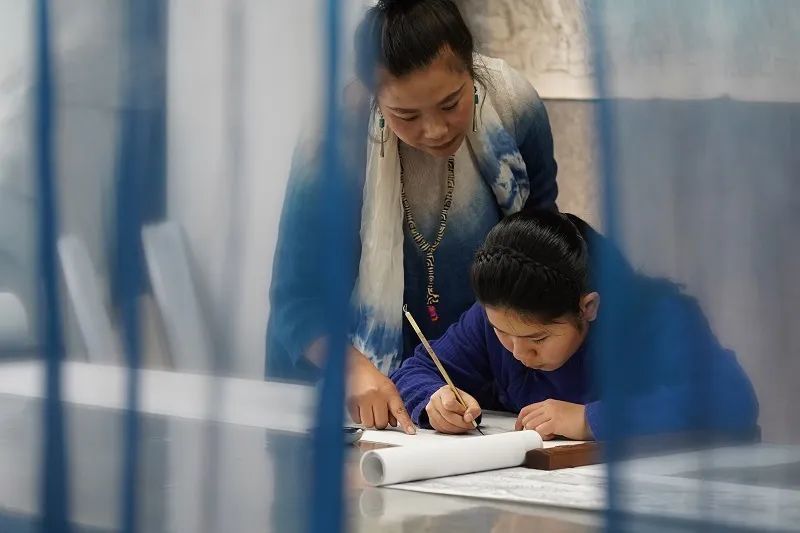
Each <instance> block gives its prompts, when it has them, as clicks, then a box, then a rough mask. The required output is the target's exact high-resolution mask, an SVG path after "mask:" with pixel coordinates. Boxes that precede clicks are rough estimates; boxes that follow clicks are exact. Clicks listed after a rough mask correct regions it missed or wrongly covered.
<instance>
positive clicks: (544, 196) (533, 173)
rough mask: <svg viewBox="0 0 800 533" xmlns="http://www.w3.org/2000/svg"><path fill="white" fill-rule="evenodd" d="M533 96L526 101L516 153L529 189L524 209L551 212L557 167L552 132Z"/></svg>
mask: <svg viewBox="0 0 800 533" xmlns="http://www.w3.org/2000/svg"><path fill="white" fill-rule="evenodd" d="M533 94H534V96H535V98H532V99H531V101H530V113H529V115H528V116H527V117H526V120H525V122H527V124H523V127H524V131H525V133H524V135H523V137H522V139H521V142H519V152H520V155H522V159H523V160H524V161H525V167H526V169H527V171H528V179H529V180H530V187H531V189H530V196H528V201H527V202H526V207H536V208H545V209H555V207H556V197H557V196H558V184H557V183H556V173H557V172H558V165H557V164H556V160H555V157H554V155H553V132H552V131H551V129H550V119H549V117H548V116H547V109H546V108H545V107H544V103H543V102H542V101H541V100H540V99H539V95H538V94H536V91H533Z"/></svg>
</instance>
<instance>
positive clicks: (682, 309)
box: [391, 296, 758, 440]
mask: <svg viewBox="0 0 800 533" xmlns="http://www.w3.org/2000/svg"><path fill="white" fill-rule="evenodd" d="M649 315H650V316H649V317H647V318H645V319H644V320H643V321H642V323H640V324H637V325H636V327H635V328H633V327H632V333H631V335H630V337H627V338H626V339H625V341H624V346H625V347H626V348H628V349H622V350H619V354H618V357H619V364H620V365H623V366H621V367H620V369H621V370H620V371H623V370H622V369H623V368H624V371H625V372H627V373H628V375H632V376H640V377H641V380H640V381H639V382H638V383H633V384H631V386H630V387H628V390H626V391H623V395H624V398H625V400H626V403H625V412H624V413H620V414H617V415H618V416H620V417H621V418H622V419H623V420H624V423H623V424H622V427H625V428H626V429H625V434H648V433H661V432H680V431H686V430H698V429H717V430H722V431H736V432H740V431H752V430H753V429H755V424H756V418H757V413H758V407H757V402H756V399H755V394H754V392H753V389H752V386H751V385H750V382H749V380H748V378H747V377H746V375H745V374H744V372H743V371H742V369H741V368H740V366H739V365H738V363H737V362H736V359H735V356H734V355H733V354H732V353H731V352H730V351H727V350H724V349H723V348H721V347H720V346H719V344H718V342H717V340H716V338H715V337H714V335H713V334H712V333H711V331H710V329H709V327H708V323H707V321H706V320H705V317H704V316H703V315H702V313H701V312H700V309H699V307H698V306H697V305H696V303H694V301H693V300H690V299H689V298H687V297H685V296H680V297H679V296H673V297H669V298H666V299H665V300H663V301H661V302H659V303H658V304H657V305H655V306H652V309H651V312H650V313H649ZM675 317H680V318H679V319H678V320H677V321H676V318H675ZM665 319H666V320H672V321H673V322H672V324H673V325H674V326H675V327H664V323H663V321H664V320H665ZM595 328H596V326H594V325H593V326H592V327H591V328H590V332H589V335H587V339H586V341H585V342H584V343H583V346H581V348H580V349H579V350H578V351H577V352H576V353H575V354H574V355H573V356H572V357H571V358H570V359H569V360H568V361H567V362H566V363H565V364H564V365H563V366H562V367H561V368H559V369H557V370H554V371H541V370H534V369H531V368H528V367H526V366H524V365H523V364H522V363H520V362H519V361H517V360H516V359H515V358H514V357H513V355H512V354H511V353H510V352H509V351H508V350H506V349H505V348H504V347H503V346H502V344H500V341H499V340H498V338H497V335H496V334H495V333H494V330H493V329H492V327H491V326H490V325H489V322H488V320H487V318H486V313H485V312H484V310H483V308H482V307H481V306H480V305H478V304H475V305H473V306H472V307H471V308H470V309H469V310H467V311H466V312H465V313H464V314H463V315H462V316H461V318H460V319H459V321H458V322H457V323H455V324H453V325H452V326H451V327H450V328H449V329H448V330H447V332H446V333H445V334H444V336H443V337H441V338H440V339H438V340H436V341H434V342H433V343H432V346H433V349H434V351H435V352H436V354H437V355H438V356H439V358H440V359H441V361H442V364H443V365H444V367H445V368H446V369H447V372H448V374H449V375H450V377H451V378H452V380H453V382H454V383H455V385H456V386H457V387H458V388H460V389H462V390H464V391H466V392H467V393H469V394H471V395H472V396H473V397H474V398H475V399H476V400H477V401H478V403H479V404H480V405H481V408H482V409H492V410H500V411H510V412H513V413H518V412H519V411H520V410H521V409H522V408H523V407H525V406H526V405H529V404H532V403H536V402H540V401H543V400H546V399H549V398H552V399H556V400H563V401H567V402H572V403H578V404H583V405H586V417H587V422H588V424H589V426H590V428H591V430H592V433H593V434H594V435H595V437H596V438H597V439H598V440H603V439H605V438H607V437H608V430H607V427H606V420H605V417H606V416H607V414H606V413H605V409H604V408H603V402H602V400H601V397H600V395H599V394H598V392H597V387H595V386H594V380H592V378H591V369H592V366H593V364H594V363H595V361H594V359H595V358H594V354H595V353H596V351H597V343H596V342H594V339H593V334H592V333H593V330H594V329H595ZM634 329H635V331H634ZM637 339H640V340H637ZM615 352H616V350H615ZM615 359H616V356H615ZM391 378H392V380H393V381H394V382H395V384H396V385H397V388H398V390H399V392H400V395H401V396H402V398H403V401H404V402H405V404H406V408H407V409H408V411H409V412H410V413H411V418H412V420H413V421H414V423H416V424H417V425H419V426H421V427H428V428H429V427H430V423H429V421H428V416H427V413H426V412H425V406H426V405H427V403H428V401H429V399H430V397H431V395H432V394H433V393H434V392H435V391H436V390H438V389H439V388H440V387H442V386H444V385H445V382H444V380H443V379H442V378H441V376H440V375H439V373H438V372H437V370H436V367H435V365H434V363H433V361H432V360H431V359H430V357H429V356H428V354H427V352H426V351H425V350H424V348H423V347H422V346H418V347H417V349H416V350H415V353H414V356H413V357H410V358H408V359H407V360H406V361H405V362H404V363H403V365H402V366H401V367H400V368H399V369H397V370H396V371H395V372H394V373H393V374H392V376H391ZM699 404H702V405H703V406H704V409H703V410H702V414H703V415H704V416H698V408H697V405H699Z"/></svg>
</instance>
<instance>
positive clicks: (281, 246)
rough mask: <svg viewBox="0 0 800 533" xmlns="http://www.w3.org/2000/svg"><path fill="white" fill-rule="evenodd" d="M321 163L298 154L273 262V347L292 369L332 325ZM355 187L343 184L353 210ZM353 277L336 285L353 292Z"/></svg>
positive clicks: (302, 150) (302, 151)
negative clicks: (325, 301) (326, 297)
mask: <svg viewBox="0 0 800 533" xmlns="http://www.w3.org/2000/svg"><path fill="white" fill-rule="evenodd" d="M319 160H320V152H319V149H318V148H317V147H315V146H309V145H308V144H305V145H304V144H300V145H298V148H297V149H296V150H295V154H294V158H293V161H292V170H291V174H290V177H289V182H288V184H287V189H286V195H285V198H284V203H283V211H282V213H281V221H280V227H279V232H278V243H277V246H276V248H275V256H274V262H273V270H272V281H271V284H270V319H269V326H268V332H267V336H268V339H269V342H268V345H269V344H277V345H278V346H279V347H280V349H281V350H280V351H281V352H282V353H283V354H285V356H286V357H288V358H289V359H290V360H291V361H290V362H291V364H297V363H298V361H299V360H300V358H302V357H303V356H304V354H305V351H306V349H307V347H308V346H309V345H310V344H311V343H312V342H313V341H314V340H316V339H318V338H319V337H321V336H323V335H325V334H326V333H327V330H328V326H329V321H328V320H327V319H326V316H325V311H324V308H323V296H324V294H325V284H326V283H330V282H331V280H330V279H329V278H330V274H329V272H327V270H326V268H327V262H326V260H325V259H326V258H325V256H324V254H325V253H326V250H327V247H326V243H325V242H323V239H324V238H325V236H326V235H330V232H329V231H328V232H326V230H325V224H326V221H325V219H324V217H325V213H326V210H325V209H324V201H325V199H324V198H323V187H322V178H321V169H320V161H319ZM356 185H358V183H357V182H356V181H355V180H354V182H353V183H352V184H351V183H347V184H344V185H343V186H345V187H348V190H347V194H350V195H353V204H354V205H357V203H356V200H357V194H358V190H357V188H356V187H355V186H356ZM359 212H360V210H359ZM357 240H358V236H357V232H354V238H353V242H352V245H353V246H352V249H353V250H356V249H357V248H356V244H357ZM347 252H348V250H346V249H345V250H342V253H347ZM354 262H357V258H354ZM353 273H354V271H353ZM351 278H353V279H350V278H349V279H346V280H337V281H341V282H343V283H346V284H349V286H350V287H352V284H353V282H354V276H351ZM268 349H269V347H268ZM268 357H269V356H268Z"/></svg>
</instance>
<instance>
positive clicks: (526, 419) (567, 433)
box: [514, 400, 594, 440]
mask: <svg viewBox="0 0 800 533" xmlns="http://www.w3.org/2000/svg"><path fill="white" fill-rule="evenodd" d="M514 429H516V430H521V429H534V430H536V431H537V432H538V433H539V434H540V435H541V436H542V439H544V440H550V439H552V438H553V437H555V436H556V435H560V436H562V437H566V438H568V439H574V440H593V439H594V436H593V435H592V431H591V430H590V429H589V424H587V423H586V407H585V406H583V405H580V404H577V403H569V402H562V401H560V400H545V401H543V402H539V403H532V404H530V405H528V406H526V407H524V408H523V409H522V411H520V412H519V416H518V417H517V423H516V424H515V426H514Z"/></svg>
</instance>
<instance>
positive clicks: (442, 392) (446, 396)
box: [425, 385, 481, 433]
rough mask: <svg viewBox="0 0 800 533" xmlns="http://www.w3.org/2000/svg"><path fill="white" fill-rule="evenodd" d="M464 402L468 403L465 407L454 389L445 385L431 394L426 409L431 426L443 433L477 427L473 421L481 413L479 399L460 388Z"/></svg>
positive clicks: (462, 431) (460, 431)
mask: <svg viewBox="0 0 800 533" xmlns="http://www.w3.org/2000/svg"><path fill="white" fill-rule="evenodd" d="M458 392H459V393H460V394H461V397H462V398H463V399H464V402H465V403H466V404H467V408H466V409H465V408H464V406H463V405H461V404H460V403H459V401H458V399H457V398H456V395H455V394H453V390H452V389H451V388H450V387H449V386H448V385H445V386H444V387H442V388H440V389H439V390H437V391H436V392H434V393H433V394H432V395H431V399H430V400H429V401H428V405H426V406H425V411H426V412H427V413H428V420H429V421H430V423H431V427H433V429H435V430H436V431H441V432H442V433H466V432H467V431H470V430H473V429H475V426H474V425H473V421H474V420H475V419H476V418H478V417H479V416H480V414H481V406H480V405H478V402H477V400H475V398H473V397H472V396H470V395H469V394H467V393H466V392H464V391H462V390H461V389H459V390H458Z"/></svg>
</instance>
